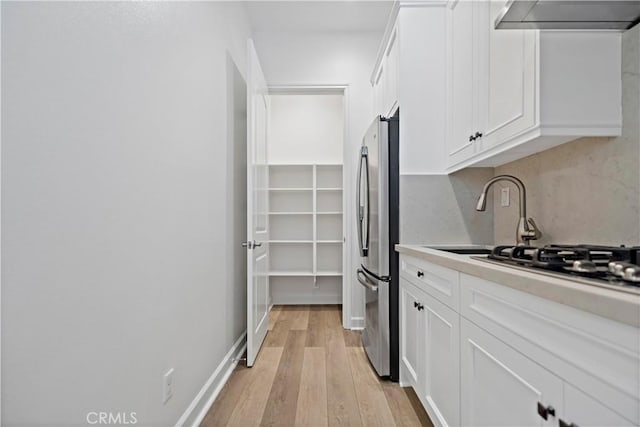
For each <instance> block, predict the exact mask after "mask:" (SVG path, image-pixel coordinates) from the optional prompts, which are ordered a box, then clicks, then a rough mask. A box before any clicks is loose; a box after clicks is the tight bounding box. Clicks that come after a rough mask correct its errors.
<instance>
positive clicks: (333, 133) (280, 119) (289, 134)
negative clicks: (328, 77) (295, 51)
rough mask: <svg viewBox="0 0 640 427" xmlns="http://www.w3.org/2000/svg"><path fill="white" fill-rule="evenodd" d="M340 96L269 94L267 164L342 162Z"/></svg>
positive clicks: (341, 100) (341, 105)
mask: <svg viewBox="0 0 640 427" xmlns="http://www.w3.org/2000/svg"><path fill="white" fill-rule="evenodd" d="M343 103H344V96H343V95H342V94H328V93H316V94H304V93H288V94H273V95H271V104H270V105H271V114H270V120H269V124H270V129H269V145H268V147H267V152H268V155H267V158H268V159H269V163H272V164H277V163H306V164H312V163H342V160H343V157H344V156H343V143H344V106H343Z"/></svg>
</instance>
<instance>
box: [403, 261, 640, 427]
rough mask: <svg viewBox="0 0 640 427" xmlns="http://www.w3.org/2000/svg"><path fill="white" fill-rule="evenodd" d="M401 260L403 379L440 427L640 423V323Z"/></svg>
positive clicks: (593, 426) (604, 426)
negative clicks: (634, 324) (436, 288)
mask: <svg viewBox="0 0 640 427" xmlns="http://www.w3.org/2000/svg"><path fill="white" fill-rule="evenodd" d="M400 265H401V266H402V274H401V278H400V295H401V306H400V328H401V332H400V379H401V383H402V384H401V385H403V386H411V387H413V388H414V390H415V392H416V394H417V395H418V396H419V398H420V401H421V402H422V404H423V406H424V407H425V409H426V411H427V413H428V414H429V416H430V418H431V420H432V422H433V424H434V425H435V426H459V425H462V426H518V427H524V426H558V427H623V426H624V427H628V426H637V425H640V329H638V328H635V327H632V326H630V325H625V324H621V323H618V322H614V321H612V320H609V319H605V318H603V317H600V316H596V315H593V314H590V313H587V312H585V311H581V310H577V309H575V308H572V307H568V306H566V305H562V304H559V303H556V302H553V301H549V300H546V299H543V298H539V297H536V296H534V295H531V294H528V293H525V292H521V291H518V290H515V289H512V288H509V287H507V286H503V285H499V284H497V283H493V282H489V281H487V280H483V279H480V278H477V277H474V276H470V275H467V274H463V273H460V272H458V271H455V270H452V269H447V268H444V267H442V266H440V265H434V269H435V270H437V271H428V270H429V266H430V263H427V262H425V261H422V260H419V259H416V258H413V257H408V256H406V255H401V257H400ZM410 266H418V267H416V268H417V270H416V271H419V272H421V273H422V274H420V275H417V273H416V277H419V278H420V279H425V278H428V279H429V280H426V279H425V280H416V279H415V278H414V277H413V275H412V274H410V273H411V271H412V270H411V268H410ZM436 273H437V275H436ZM434 277H440V278H442V277H447V281H445V282H443V281H442V280H436V281H434V280H431V279H433V278H434ZM409 279H410V280H411V281H409ZM434 283H436V284H440V285H442V283H450V284H451V286H452V289H458V285H459V290H460V292H455V293H449V292H436V291H434V289H433V285H434ZM454 285H455V286H454ZM439 288H442V289H447V288H446V287H444V288H443V287H442V286H439ZM452 297H453V298H454V299H453V300H452ZM458 307H459V309H458Z"/></svg>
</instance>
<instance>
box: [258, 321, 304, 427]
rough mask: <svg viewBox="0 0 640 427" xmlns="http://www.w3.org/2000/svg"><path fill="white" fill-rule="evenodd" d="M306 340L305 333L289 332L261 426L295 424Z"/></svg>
mask: <svg viewBox="0 0 640 427" xmlns="http://www.w3.org/2000/svg"><path fill="white" fill-rule="evenodd" d="M306 338H307V337H306V332H305V331H289V334H288V337H287V342H286V344H285V347H284V349H283V353H282V358H281V359H280V364H279V366H278V371H277V373H276V375H275V380H274V381H273V386H272V387H271V392H270V393H269V398H268V400H267V406H266V409H265V411H264V414H263V416H262V422H261V423H260V425H261V426H291V425H292V424H293V423H294V422H295V419H296V409H297V402H298V392H299V389H300V378H301V375H302V364H303V362H304V343H305V341H306Z"/></svg>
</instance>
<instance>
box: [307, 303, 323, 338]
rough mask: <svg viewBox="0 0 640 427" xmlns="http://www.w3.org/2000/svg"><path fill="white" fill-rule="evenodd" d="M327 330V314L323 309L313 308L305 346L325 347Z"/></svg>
mask: <svg viewBox="0 0 640 427" xmlns="http://www.w3.org/2000/svg"><path fill="white" fill-rule="evenodd" d="M325 330H326V327H325V313H324V311H323V310H322V307H319V306H311V309H310V311H309V322H308V324H307V342H306V343H305V345H306V346H307V347H324V346H325V341H326V335H325Z"/></svg>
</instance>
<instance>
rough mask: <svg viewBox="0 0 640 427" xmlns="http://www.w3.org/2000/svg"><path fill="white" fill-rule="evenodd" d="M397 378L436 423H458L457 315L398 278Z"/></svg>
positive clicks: (458, 328) (458, 339)
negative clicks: (398, 372)
mask: <svg viewBox="0 0 640 427" xmlns="http://www.w3.org/2000/svg"><path fill="white" fill-rule="evenodd" d="M400 295H401V296H400V301H401V302H400V304H401V306H402V309H401V320H400V329H401V338H400V345H401V349H400V378H401V381H402V385H403V386H411V387H413V389H414V390H415V392H416V394H417V395H418V397H419V398H420V401H421V402H422V404H423V405H424V406H425V408H426V410H427V412H428V413H429V416H430V418H431V420H432V421H433V423H434V425H435V426H436V427H438V426H457V425H459V424H460V420H459V418H460V400H459V394H460V369H459V365H460V315H459V314H458V313H456V312H455V311H453V310H452V309H451V308H449V307H447V306H446V305H444V304H442V303H441V302H439V301H437V300H436V299H435V298H433V297H431V296H430V295H428V294H426V293H425V292H423V291H421V290H419V289H417V288H416V287H415V286H414V285H412V284H411V283H410V282H408V281H407V280H405V279H400Z"/></svg>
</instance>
